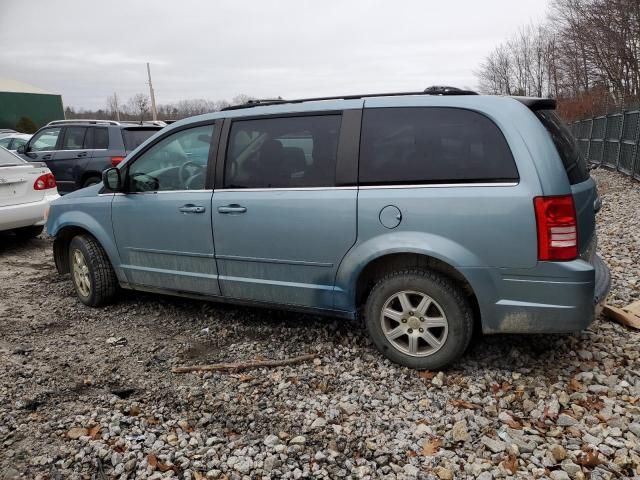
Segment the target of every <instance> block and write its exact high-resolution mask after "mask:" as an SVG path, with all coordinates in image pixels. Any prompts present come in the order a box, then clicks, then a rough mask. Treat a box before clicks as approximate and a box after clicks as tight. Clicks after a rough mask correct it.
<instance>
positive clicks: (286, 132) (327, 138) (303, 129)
mask: <svg viewBox="0 0 640 480" xmlns="http://www.w3.org/2000/svg"><path fill="white" fill-rule="evenodd" d="M340 121H341V116H340V115H318V116H305V117H286V118H269V119H263V120H241V121H235V122H233V124H232V126H231V133H230V135H229V145H228V147H227V160H226V164H225V175H224V185H225V187H227V188H287V187H326V186H333V185H334V184H335V176H336V154H337V150H338V136H339V134H340Z"/></svg>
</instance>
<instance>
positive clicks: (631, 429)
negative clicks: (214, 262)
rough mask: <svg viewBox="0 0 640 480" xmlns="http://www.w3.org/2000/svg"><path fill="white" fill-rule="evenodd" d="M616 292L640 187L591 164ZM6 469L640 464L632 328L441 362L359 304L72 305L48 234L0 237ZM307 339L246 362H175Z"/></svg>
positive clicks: (637, 360) (370, 473)
mask: <svg viewBox="0 0 640 480" xmlns="http://www.w3.org/2000/svg"><path fill="white" fill-rule="evenodd" d="M594 176H596V178H597V180H598V182H599V184H600V191H601V194H602V197H603V200H604V207H603V209H602V212H601V213H600V214H599V218H598V222H599V226H598V228H599V234H600V251H601V252H602V253H603V256H604V257H605V259H606V260H607V262H608V263H609V265H611V268H612V272H613V290H612V293H611V297H610V299H611V302H612V303H613V304H616V305H625V304H627V303H629V302H630V301H632V300H634V299H638V298H640V280H639V278H640V224H639V219H638V208H639V206H640V186H639V185H638V183H635V184H632V182H630V181H629V179H627V178H624V177H622V176H619V175H617V174H615V173H611V172H605V171H597V172H595V173H594ZM0 259H1V260H0V265H1V266H2V268H1V269H0V445H1V446H0V477H1V478H14V477H15V478H18V477H21V478H96V479H104V478H123V479H124V478H164V477H178V478H186V479H189V478H191V479H200V478H226V479H240V478H416V477H417V478H440V479H448V478H480V479H482V480H487V479H491V478H508V477H512V478H552V479H567V478H572V479H581V478H591V479H594V480H595V479H607V478H630V477H634V476H638V475H640V440H639V439H640V401H639V398H640V353H639V349H638V345H639V340H640V333H637V332H636V333H634V332H631V331H629V330H625V329H624V328H623V327H621V326H619V325H617V324H614V323H611V322H609V321H607V320H605V319H602V318H600V319H598V320H597V321H596V322H595V323H594V324H593V325H592V326H591V327H590V328H589V329H588V330H586V331H584V332H582V333H580V334H576V335H573V336H557V335H555V336H536V337H530V336H529V337H527V336H493V337H485V338H478V339H476V340H474V342H473V344H472V346H471V348H470V350H469V352H468V353H467V355H466V356H465V357H464V358H463V359H462V360H461V361H460V362H459V363H458V364H457V365H456V366H455V367H453V368H451V369H449V370H447V371H445V372H423V373H418V372H416V371H412V370H409V369H407V368H403V367H399V366H396V365H394V364H391V363H390V362H388V361H386V360H384V359H383V358H382V357H381V356H380V355H379V354H378V353H377V352H376V351H375V349H374V347H373V346H372V344H371V343H370V342H369V340H368V339H367V337H366V334H365V332H364V330H363V329H362V327H361V326H360V325H359V324H358V323H356V322H346V321H342V320H333V319H327V318H317V317H311V316H303V315H300V314H294V313H283V312H274V311H267V310H258V309H249V308H238V307H230V306H225V305H217V304H212V303H205V302H197V301H189V300H183V299H176V298H171V297H164V296H156V295H144V294H132V293H128V294H124V295H123V297H122V299H121V301H119V302H118V303H117V304H116V305H113V306H110V307H107V308H104V309H99V310H96V309H91V308H87V307H84V306H82V305H81V304H80V303H79V302H78V301H77V300H76V299H75V297H74V293H73V290H72V286H71V283H70V280H69V278H65V277H59V276H58V275H57V274H56V272H55V270H54V266H53V262H52V258H51V243H50V241H49V240H48V239H37V240H34V241H31V242H28V243H26V244H19V243H18V242H17V241H15V240H13V239H11V238H10V237H4V238H0ZM307 352H316V353H317V354H318V357H317V358H316V359H315V361H314V362H309V363H304V364H300V365H295V366H286V367H279V368H270V369H256V370H249V371H245V372H241V373H231V374H228V373H226V374H221V373H206V374H202V373H197V374H194V373H188V374H180V375H179V374H173V373H171V368H172V367H173V366H176V365H191V364H199V363H206V362H212V361H222V360H232V361H237V360H246V359H255V358H258V357H266V358H282V357H286V356H293V355H298V354H302V353H307Z"/></svg>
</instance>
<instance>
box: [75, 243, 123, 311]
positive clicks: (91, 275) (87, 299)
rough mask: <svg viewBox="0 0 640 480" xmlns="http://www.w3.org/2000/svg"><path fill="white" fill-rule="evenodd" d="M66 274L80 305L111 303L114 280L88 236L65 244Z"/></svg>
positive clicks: (101, 252) (100, 251) (98, 247)
mask: <svg viewBox="0 0 640 480" xmlns="http://www.w3.org/2000/svg"><path fill="white" fill-rule="evenodd" d="M69 271H70V272H71V279H72V281H73V286H74V288H75V290H76V294H77V295H78V298H80V301H81V302H82V303H84V304H85V305H89V306H90V307H99V306H102V305H106V304H107V303H110V302H111V301H113V299H114V298H115V296H116V293H117V290H118V279H117V278H116V274H115V272H114V271H113V267H112V266H111V262H109V258H108V257H107V254H106V252H105V251H104V249H103V248H102V246H101V245H100V244H99V243H98V242H97V241H96V240H95V239H94V238H93V237H90V236H88V235H78V236H77V237H74V238H73V239H72V240H71V243H70V244H69Z"/></svg>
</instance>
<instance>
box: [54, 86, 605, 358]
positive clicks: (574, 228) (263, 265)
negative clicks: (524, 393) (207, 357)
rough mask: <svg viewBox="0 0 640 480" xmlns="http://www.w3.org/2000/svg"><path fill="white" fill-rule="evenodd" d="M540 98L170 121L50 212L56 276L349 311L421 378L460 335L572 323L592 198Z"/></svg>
mask: <svg viewBox="0 0 640 480" xmlns="http://www.w3.org/2000/svg"><path fill="white" fill-rule="evenodd" d="M554 108H555V102H554V101H553V100H549V99H539V98H514V97H498V96H483V95H476V94H473V92H469V91H461V90H457V89H452V88H434V89H429V90H428V91H427V93H425V92H419V93H401V94H381V95H359V96H345V97H340V98H319V99H309V100H296V101H284V100H274V101H262V102H253V103H250V104H246V105H241V106H237V107H231V108H229V109H226V110H224V111H221V112H216V113H212V114H207V115H201V116H197V117H193V118H189V119H186V120H182V121H179V122H176V123H174V124H172V125H170V126H169V127H166V128H164V129H163V130H161V131H160V132H158V133H157V134H156V135H154V136H153V137H151V138H150V139H149V140H148V141H146V142H145V143H143V144H142V145H141V146H140V147H138V148H137V149H136V150H135V151H133V152H132V153H131V154H129V155H128V156H127V158H126V160H125V161H124V162H122V163H121V164H119V165H118V166H117V167H116V168H111V169H109V170H107V171H105V172H104V174H103V183H102V184H99V185H94V186H92V187H88V188H85V189H82V190H79V191H77V192H73V193H70V194H68V195H66V196H64V197H63V198H61V199H59V200H57V201H56V202H54V203H53V205H52V206H51V209H50V212H49V217H48V223H47V230H48V232H49V234H50V235H52V236H54V237H55V242H54V255H55V262H56V266H57V268H58V271H59V272H60V273H68V272H70V273H71V278H72V281H73V284H74V286H75V290H76V292H77V294H78V297H79V298H80V300H81V301H82V302H84V303H85V304H87V305H90V306H101V305H104V304H106V303H108V302H110V301H112V300H113V299H114V297H115V296H116V294H117V292H118V289H119V288H127V289H132V290H142V291H151V292H159V293H167V294H173V295H183V296H188V297H194V298H202V299H211V300H219V301H225V302H233V303H241V304H251V305H262V306H269V307H277V308H286V309H293V310H300V311H310V312H316V313H325V314H329V315H334V316H339V317H345V318H354V317H356V316H358V315H360V314H362V315H363V316H364V318H365V321H366V324H367V327H368V330H369V333H370V335H371V339H372V341H373V343H374V344H375V345H376V346H377V348H378V349H379V350H380V351H381V352H382V353H383V354H384V355H386V356H387V357H388V358H389V359H391V360H392V361H394V362H397V363H400V364H403V365H406V366H409V367H413V368H419V369H424V368H428V369H436V368H440V367H442V366H445V365H447V364H450V363H451V362H453V361H455V360H456V359H457V358H459V357H460V356H461V355H462V354H463V353H464V351H465V349H466V348H467V346H468V344H469V341H470V339H471V335H472V332H473V331H474V329H481V331H482V332H484V333H487V334H490V333H554V332H572V331H577V330H581V329H584V328H585V327H587V326H588V325H589V324H590V323H591V322H592V320H593V318H594V314H595V311H596V307H597V306H598V304H599V303H601V302H602V301H603V300H604V298H605V297H606V295H607V293H608V289H609V283H610V281H609V271H608V269H607V267H606V266H605V265H604V263H603V262H602V260H601V259H600V258H599V257H598V256H597V255H596V235H595V213H596V212H597V211H598V209H599V208H600V199H599V197H598V194H597V190H596V185H595V183H594V181H593V179H592V178H591V177H590V176H589V172H588V168H587V165H586V162H585V160H584V159H583V158H582V156H581V155H580V152H579V150H578V149H577V147H576V144H575V142H574V140H573V138H572V136H571V134H570V133H569V132H568V130H567V128H566V127H565V126H564V124H563V122H562V121H561V120H559V118H558V116H557V115H556V114H555V113H554Z"/></svg>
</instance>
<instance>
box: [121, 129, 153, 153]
mask: <svg viewBox="0 0 640 480" xmlns="http://www.w3.org/2000/svg"><path fill="white" fill-rule="evenodd" d="M158 130H160V129H159V128H123V129H122V139H123V141H124V148H125V150H126V151H127V152H130V151H132V150H135V149H136V148H138V147H139V146H140V145H142V144H143V143H144V142H145V141H146V140H147V139H148V138H149V137H151V136H152V135H154V134H155V133H156V132H157V131H158Z"/></svg>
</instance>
